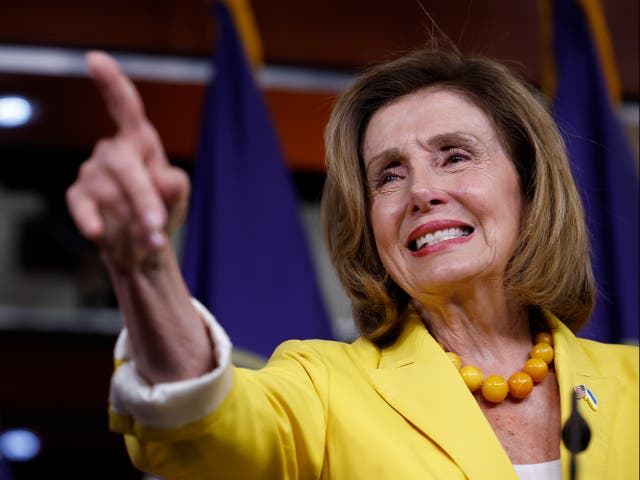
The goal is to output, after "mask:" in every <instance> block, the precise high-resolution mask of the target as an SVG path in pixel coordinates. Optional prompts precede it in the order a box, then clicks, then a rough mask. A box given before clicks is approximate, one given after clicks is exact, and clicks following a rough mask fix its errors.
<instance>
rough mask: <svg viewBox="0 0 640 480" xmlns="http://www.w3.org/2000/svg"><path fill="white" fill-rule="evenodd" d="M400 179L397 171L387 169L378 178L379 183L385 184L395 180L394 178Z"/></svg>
mask: <svg viewBox="0 0 640 480" xmlns="http://www.w3.org/2000/svg"><path fill="white" fill-rule="evenodd" d="M399 179H400V175H398V174H397V173H394V172H386V171H385V172H383V173H382V175H380V178H379V180H378V185H384V184H386V183H389V182H393V181H394V180H399Z"/></svg>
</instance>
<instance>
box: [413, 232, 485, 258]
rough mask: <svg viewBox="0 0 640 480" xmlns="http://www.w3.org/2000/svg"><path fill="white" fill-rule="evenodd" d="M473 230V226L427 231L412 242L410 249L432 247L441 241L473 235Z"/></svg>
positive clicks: (414, 250) (415, 250) (416, 249)
mask: <svg viewBox="0 0 640 480" xmlns="http://www.w3.org/2000/svg"><path fill="white" fill-rule="evenodd" d="M472 232H473V228H471V227H453V228H443V229H442V230H436V231H435V232H430V233H427V234H426V235H423V236H421V237H418V238H416V239H415V240H413V241H412V242H410V243H409V250H411V251H412V252H417V251H418V250H420V249H422V248H424V247H430V246H432V245H435V244H437V243H440V242H445V241H447V240H452V239H454V238H460V237H467V236H469V235H471V233H472Z"/></svg>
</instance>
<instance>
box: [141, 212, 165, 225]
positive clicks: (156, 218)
mask: <svg viewBox="0 0 640 480" xmlns="http://www.w3.org/2000/svg"><path fill="white" fill-rule="evenodd" d="M144 223H145V225H146V226H147V227H149V228H151V229H156V228H160V227H162V215H160V213H158V212H157V211H155V210H150V211H148V212H147V213H145V215H144Z"/></svg>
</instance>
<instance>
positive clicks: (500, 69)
mask: <svg viewBox="0 0 640 480" xmlns="http://www.w3.org/2000/svg"><path fill="white" fill-rule="evenodd" d="M436 86H437V87H438V88H443V89H449V90H452V91H455V92H457V93H460V94H462V95H464V96H466V97H467V98H469V99H470V100H471V101H473V102H474V103H475V104H476V105H478V106H479V107H480V108H481V109H482V110H483V111H484V112H485V113H486V114H487V115H488V116H489V118H490V119H491V120H492V122H493V124H494V127H495V128H496V130H497V132H498V134H499V136H500V138H501V141H502V143H503V147H504V148H505V150H506V151H507V153H508V155H509V157H510V158H511V160H512V161H513V163H514V165H515V167H516V170H517V172H518V176H519V180H520V186H521V191H522V195H523V197H524V199H525V201H526V204H527V208H526V211H525V212H524V214H523V219H522V225H521V228H520V238H519V242H518V247H517V249H516V251H515V253H514V255H513V257H512V259H511V261H510V263H509V265H508V267H507V271H506V274H505V288H506V289H508V291H509V293H510V295H511V297H512V298H513V299H515V300H516V301H518V302H520V303H521V304H522V305H524V306H527V307H536V308H539V309H545V310H549V311H551V312H553V313H554V314H555V315H557V316H558V317H559V318H560V319H561V320H563V321H564V323H566V324H567V325H568V326H569V327H570V328H571V329H572V330H573V331H577V330H578V329H579V328H580V327H581V326H582V325H584V323H585V322H586V321H587V319H588V317H589V315H590V313H591V310H592V308H593V303H594V298H595V285H594V279H593V274H592V270H591V263H590V260H589V245H588V234H587V229H586V224H585V221H584V214H583V209H582V204H581V202H580V197H579V195H578V192H577V189H576V186H575V183H574V181H573V177H572V176H571V171H570V169H569V164H568V160H567V155H566V151H565V147H564V143H563V141H562V138H561V136H560V134H559V132H558V129H557V127H556V125H555V123H554V121H553V119H552V118H551V116H550V115H549V114H548V112H547V111H546V109H545V108H544V107H543V106H542V105H541V104H540V102H539V101H538V100H536V98H535V96H534V95H533V93H532V92H531V91H530V90H529V88H527V86H526V84H525V83H524V82H523V81H521V80H519V79H517V78H516V77H515V76H514V75H513V74H512V73H510V72H509V70H508V69H507V68H505V67H504V66H502V65H500V64H498V63H496V62H494V61H491V60H489V59H486V58H482V57H466V56H463V55H462V54H460V53H458V52H454V51H441V50H437V49H422V50H418V51H415V52H412V53H410V54H408V55H405V56H403V57H401V58H399V59H396V60H393V61H391V62H388V63H385V64H382V65H379V66H377V67H373V68H372V69H370V70H368V71H367V72H365V73H364V74H363V75H362V76H360V77H359V79H358V80H357V81H356V82H355V83H354V84H353V85H352V86H351V87H350V88H349V89H348V90H347V91H346V92H344V93H343V94H342V95H341V96H340V98H339V99H338V101H337V103H336V105H335V107H334V109H333V112H332V114H331V117H330V120H329V123H328V125H327V128H326V130H325V146H326V165H327V176H326V182H325V186H324V191H323V196H322V212H323V215H322V216H323V224H324V231H325V236H326V240H327V245H328V249H329V253H330V256H331V259H332V261H333V264H334V266H335V268H336V271H337V273H338V276H339V278H340V280H341V282H342V284H343V286H344V288H345V290H346V291H347V294H348V295H349V297H350V299H351V301H352V303H353V313H354V318H355V322H356V324H357V326H358V328H359V330H360V332H361V333H362V335H364V336H365V337H367V338H369V339H370V340H372V341H375V342H377V343H380V344H383V343H386V342H389V341H391V340H393V339H394V338H395V336H396V334H397V332H398V331H399V328H400V326H401V322H402V320H401V319H402V318H403V317H402V313H403V312H404V310H405V309H406V307H407V305H408V304H409V300H410V299H409V296H408V295H407V294H406V293H405V292H404V291H403V290H402V289H401V288H400V287H398V285H397V284H396V283H395V282H394V281H393V279H391V278H390V277H389V275H388V273H387V272H386V270H385V268H384V265H383V264H382V262H381V260H380V257H379V256H378V252H377V250H376V247H375V241H374V237H373V232H372V229H371V225H370V222H369V204H368V198H369V195H368V191H367V186H366V182H365V173H364V166H363V161H362V152H361V147H362V140H363V136H364V133H365V131H366V128H367V125H368V122H369V120H370V119H371V117H372V115H373V114H374V113H375V112H376V111H377V110H378V109H380V108H381V107H382V106H384V105H386V104H389V103H390V102H392V101H394V100H397V99H398V98H400V97H402V96H404V95H408V94H410V93H413V92H415V91H417V90H420V89H423V88H427V87H436Z"/></svg>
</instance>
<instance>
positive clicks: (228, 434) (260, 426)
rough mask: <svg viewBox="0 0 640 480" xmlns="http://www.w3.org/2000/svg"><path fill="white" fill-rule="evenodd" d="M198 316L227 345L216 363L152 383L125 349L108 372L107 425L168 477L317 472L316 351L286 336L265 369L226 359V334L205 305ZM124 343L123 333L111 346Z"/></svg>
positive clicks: (324, 383)
mask: <svg viewBox="0 0 640 480" xmlns="http://www.w3.org/2000/svg"><path fill="white" fill-rule="evenodd" d="M199 308H200V307H199ZM201 311H202V310H201ZM203 318H205V321H207V322H208V324H209V328H210V330H211V332H212V337H213V338H214V341H216V342H219V341H220V338H222V339H226V342H227V345H228V347H229V348H228V351H227V352H226V353H225V352H224V351H222V352H219V354H220V357H221V359H220V360H224V364H223V362H222V361H221V363H220V366H219V367H218V368H217V369H216V370H214V371H212V372H209V373H208V374H206V375H204V376H203V377H200V378H198V379H194V380H189V381H187V382H176V383H172V384H158V385H154V386H149V385H147V384H145V382H144V380H143V379H141V378H140V377H139V376H137V375H136V374H135V365H133V364H131V362H130V361H127V360H126V358H127V356H126V354H125V355H124V356H123V360H124V362H125V363H123V364H122V365H121V366H119V367H118V368H117V369H116V372H115V373H114V377H113V381H112V390H111V412H110V419H111V427H112V429H113V430H115V431H118V432H120V433H123V434H124V435H125V441H126V444H127V449H128V451H129V455H130V457H131V459H132V462H133V463H134V465H135V466H136V467H137V468H139V469H140V470H143V471H146V472H149V473H153V474H154V475H157V476H159V477H161V478H163V479H166V480H169V479H190V480H198V479H205V478H206V479H210V478H261V479H269V478H273V479H294V478H318V477H319V476H320V472H321V470H322V463H323V461H324V444H325V435H326V405H327V392H328V375H327V369H326V366H325V364H324V362H323V360H322V355H321V354H319V353H318V352H317V351H316V350H315V348H314V347H313V345H312V344H311V343H309V342H300V341H291V342H286V343H284V344H282V345H281V346H280V347H279V348H278V349H277V350H276V352H274V354H273V356H272V357H271V359H270V360H269V362H268V364H267V365H266V366H265V367H264V368H263V369H262V370H259V371H254V370H247V369H242V368H236V367H232V366H231V365H230V360H229V357H230V349H231V348H230V343H228V339H227V337H226V334H225V333H224V331H223V330H222V329H221V327H220V326H219V325H218V324H217V323H215V320H213V318H212V317H211V315H210V314H209V313H207V314H206V316H204V317H203ZM211 321H213V323H210V322H211ZM123 343H124V344H126V334H123V335H122V336H121V338H120V339H119V344H120V345H118V346H117V348H116V353H118V350H119V349H120V350H123V351H126V348H124V347H125V346H126V345H121V344H123ZM217 344H218V343H217ZM117 358H118V357H117ZM127 366H128V367H127ZM125 367H127V370H124V371H123V372H124V373H119V372H120V370H122V369H123V368H125ZM128 370H130V371H128Z"/></svg>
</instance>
